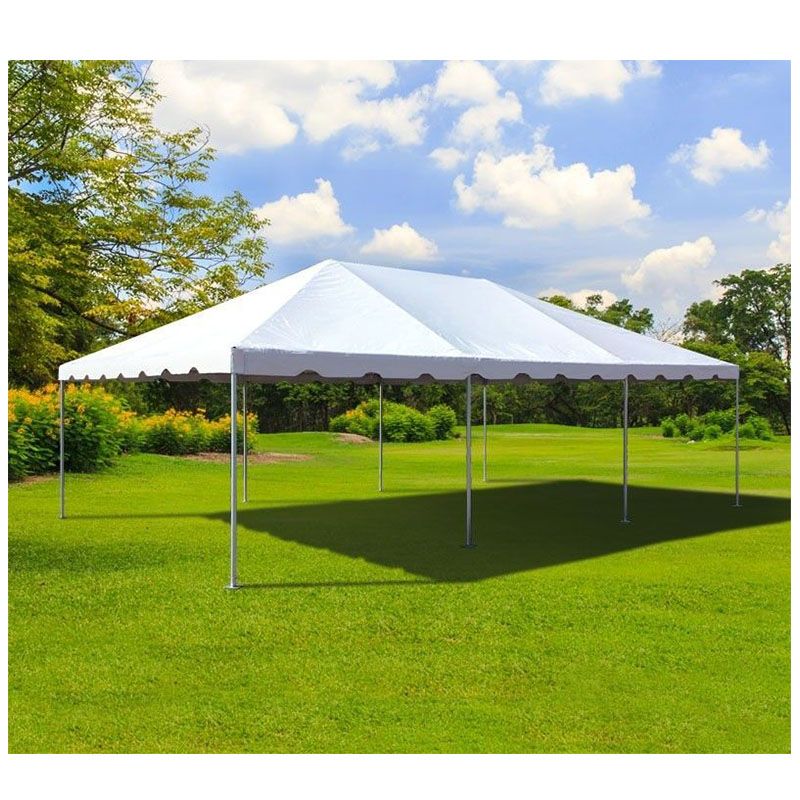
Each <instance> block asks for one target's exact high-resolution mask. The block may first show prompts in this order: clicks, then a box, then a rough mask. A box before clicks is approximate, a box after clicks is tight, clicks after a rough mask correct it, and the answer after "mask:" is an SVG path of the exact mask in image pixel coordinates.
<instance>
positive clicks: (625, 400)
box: [622, 377, 630, 522]
mask: <svg viewBox="0 0 800 800" xmlns="http://www.w3.org/2000/svg"><path fill="white" fill-rule="evenodd" d="M622 521H623V522H630V520H629V519H628V378H627V377H626V378H625V379H624V380H623V381H622Z"/></svg>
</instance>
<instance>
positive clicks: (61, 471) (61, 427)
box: [58, 381, 67, 519]
mask: <svg viewBox="0 0 800 800" xmlns="http://www.w3.org/2000/svg"><path fill="white" fill-rule="evenodd" d="M64 488H65V487H64V381H59V382H58V490H59V494H60V499H61V505H60V511H59V516H60V518H61V519H66V517H67V511H66V506H65V503H64V498H65V491H64Z"/></svg>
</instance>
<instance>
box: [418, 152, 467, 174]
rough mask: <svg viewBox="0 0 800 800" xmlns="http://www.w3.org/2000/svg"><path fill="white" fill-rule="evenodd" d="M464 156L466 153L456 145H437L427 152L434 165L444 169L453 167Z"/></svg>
mask: <svg viewBox="0 0 800 800" xmlns="http://www.w3.org/2000/svg"><path fill="white" fill-rule="evenodd" d="M466 157H467V154H466V153H465V152H463V151H462V150H459V149H458V148H457V147H437V148H436V149H435V150H431V152H430V153H428V158H432V159H433V160H434V161H435V162H436V166H437V167H439V169H444V170H451V169H455V168H456V167H457V166H458V165H459V164H460V163H461V162H462V161H463V160H464V159H465V158H466Z"/></svg>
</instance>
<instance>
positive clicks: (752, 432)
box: [739, 421, 758, 439]
mask: <svg viewBox="0 0 800 800" xmlns="http://www.w3.org/2000/svg"><path fill="white" fill-rule="evenodd" d="M739 438H741V439H757V438H758V436H756V429H755V427H754V426H753V423H752V422H749V421H748V422H745V423H743V424H742V425H740V426H739Z"/></svg>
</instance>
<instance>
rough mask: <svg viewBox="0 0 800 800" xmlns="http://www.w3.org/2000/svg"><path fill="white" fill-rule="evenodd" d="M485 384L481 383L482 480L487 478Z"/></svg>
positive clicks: (484, 480)
mask: <svg viewBox="0 0 800 800" xmlns="http://www.w3.org/2000/svg"><path fill="white" fill-rule="evenodd" d="M486 449H487V448H486V384H485V383H484V384H483V482H484V483H486V481H487V480H488V478H487V472H488V461H487V457H486Z"/></svg>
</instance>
